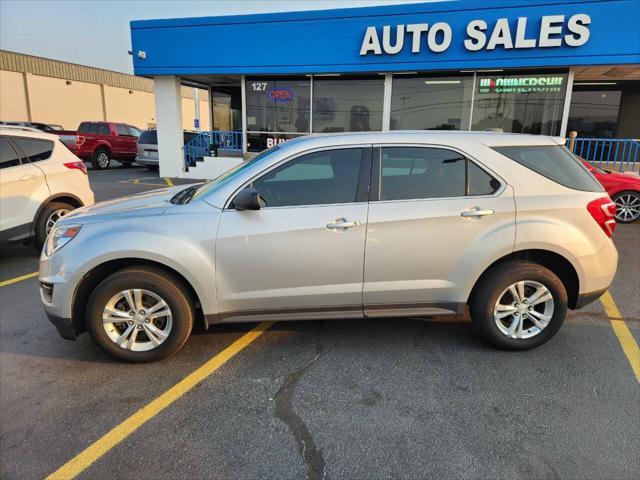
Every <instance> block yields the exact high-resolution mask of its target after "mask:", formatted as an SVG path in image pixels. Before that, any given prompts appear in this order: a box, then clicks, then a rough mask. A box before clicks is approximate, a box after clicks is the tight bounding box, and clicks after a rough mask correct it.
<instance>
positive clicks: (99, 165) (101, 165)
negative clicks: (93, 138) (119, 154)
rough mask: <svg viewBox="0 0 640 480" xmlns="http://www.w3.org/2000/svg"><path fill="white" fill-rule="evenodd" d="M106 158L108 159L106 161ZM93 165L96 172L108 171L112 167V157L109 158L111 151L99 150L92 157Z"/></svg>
mask: <svg viewBox="0 0 640 480" xmlns="http://www.w3.org/2000/svg"><path fill="white" fill-rule="evenodd" d="M105 156H106V159H105ZM91 165H93V168H95V169H96V170H106V169H107V168H109V165H111V157H110V156H109V150H107V149H106V148H98V149H96V151H95V152H93V155H91Z"/></svg>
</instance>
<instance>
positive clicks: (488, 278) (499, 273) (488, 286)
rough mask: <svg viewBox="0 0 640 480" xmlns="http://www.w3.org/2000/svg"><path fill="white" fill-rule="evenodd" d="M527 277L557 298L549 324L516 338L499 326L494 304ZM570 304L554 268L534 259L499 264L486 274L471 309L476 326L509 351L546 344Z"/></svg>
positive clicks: (560, 323) (496, 343) (485, 337)
mask: <svg viewBox="0 0 640 480" xmlns="http://www.w3.org/2000/svg"><path fill="white" fill-rule="evenodd" d="M524 280H529V281H534V282H538V283H540V284H542V285H543V286H545V287H546V288H547V289H548V290H549V292H550V293H551V296H552V297H553V304H554V305H553V313H552V314H551V320H549V323H548V324H547V325H546V327H545V328H543V329H542V330H541V331H539V333H537V334H536V335H535V336H533V337H531V338H519V339H515V338H511V337H509V336H507V334H505V333H503V332H502V331H501V330H500V329H499V328H498V326H497V324H496V321H495V320H494V306H495V305H496V303H497V302H498V300H499V298H498V297H499V296H500V295H501V294H502V292H504V291H505V289H507V288H508V287H509V286H510V285H513V284H514V283H516V282H520V281H524ZM567 303H568V302H567V292H566V289H565V287H564V285H563V283H562V282H561V281H560V279H559V278H558V277H557V276H556V275H555V274H554V273H553V272H552V271H551V270H549V269H548V268H545V267H543V266H542V265H539V264H537V263H534V262H529V261H525V260H512V261H508V262H503V263H500V264H498V265H496V266H495V267H493V268H492V269H491V270H489V271H488V272H487V273H485V274H484V275H483V276H482V278H481V279H480V283H479V285H478V286H477V288H476V289H475V291H474V294H473V297H472V298H471V301H470V302H469V311H470V313H471V319H472V321H473V326H474V327H475V329H476V330H477V331H478V332H479V333H480V335H481V336H482V337H483V338H484V339H485V340H487V341H488V342H490V343H491V344H493V345H494V346H496V347H498V348H501V349H505V350H528V349H531V348H535V347H538V346H540V345H542V344H543V343H545V342H547V341H548V340H549V339H550V338H551V337H553V336H554V335H555V334H556V332H557V331H558V329H559V328H560V327H561V326H562V322H563V321H564V318H565V316H566V314H567ZM529 322H530V320H529Z"/></svg>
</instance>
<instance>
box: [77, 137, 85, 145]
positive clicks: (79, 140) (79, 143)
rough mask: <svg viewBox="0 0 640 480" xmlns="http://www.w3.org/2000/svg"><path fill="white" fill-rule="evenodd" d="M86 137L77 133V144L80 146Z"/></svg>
mask: <svg viewBox="0 0 640 480" xmlns="http://www.w3.org/2000/svg"><path fill="white" fill-rule="evenodd" d="M84 141H85V138H84V137H83V136H82V135H76V145H78V146H80V145H82V144H83V143H84Z"/></svg>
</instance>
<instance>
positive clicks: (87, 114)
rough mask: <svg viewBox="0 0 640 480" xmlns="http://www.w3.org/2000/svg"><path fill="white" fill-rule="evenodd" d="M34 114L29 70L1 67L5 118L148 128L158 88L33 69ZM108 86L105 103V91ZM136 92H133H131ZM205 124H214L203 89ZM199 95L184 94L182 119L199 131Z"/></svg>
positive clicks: (0, 106) (1, 116) (0, 111)
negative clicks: (53, 74)
mask: <svg viewBox="0 0 640 480" xmlns="http://www.w3.org/2000/svg"><path fill="white" fill-rule="evenodd" d="M26 77H27V86H28V91H29V104H30V105H31V118H30V119H29V115H28V110H27V96H26V94H25V93H26V92H25V88H24V80H23V74H22V73H19V72H10V71H5V70H0V120H10V121H11V120H13V121H28V120H31V121H33V122H44V123H53V124H57V125H62V126H63V127H64V128H65V129H67V130H75V129H76V128H78V125H79V124H80V122H82V121H85V120H108V121H111V122H123V123H129V124H131V125H135V126H137V127H139V128H142V129H145V128H149V127H155V124H156V118H155V117H156V114H155V103H154V96H153V93H152V92H146V91H141V90H128V89H125V88H118V87H112V86H109V85H104V87H103V86H102V85H98V84H94V83H85V82H78V81H75V80H74V81H72V82H71V84H70V85H67V80H64V79H59V78H52V77H43V76H39V75H32V74H29V73H27V74H26ZM103 89H104V106H103V98H102V95H103V94H102V91H103ZM129 92H131V93H129ZM200 92H201V93H200V128H201V129H202V130H209V129H210V128H211V127H210V125H211V122H210V119H209V117H210V115H209V105H208V102H207V100H203V97H204V95H205V91H204V90H201V91H200ZM194 103H195V102H194V99H193V98H184V97H183V98H182V120H183V126H184V128H185V129H187V130H194V127H193V118H194Z"/></svg>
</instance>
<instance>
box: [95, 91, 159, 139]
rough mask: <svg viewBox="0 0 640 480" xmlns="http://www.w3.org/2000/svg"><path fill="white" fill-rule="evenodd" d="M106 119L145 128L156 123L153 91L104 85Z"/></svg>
mask: <svg viewBox="0 0 640 480" xmlns="http://www.w3.org/2000/svg"><path fill="white" fill-rule="evenodd" d="M104 96H105V106H106V109H107V120H109V121H111V122H122V123H128V124H130V125H133V126H135V127H138V128H141V129H143V130H144V129H146V128H149V127H151V126H154V125H155V123H156V118H155V117H156V113H155V105H154V99H153V93H151V92H140V91H137V90H126V89H124V88H116V87H111V86H109V85H105V86H104Z"/></svg>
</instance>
